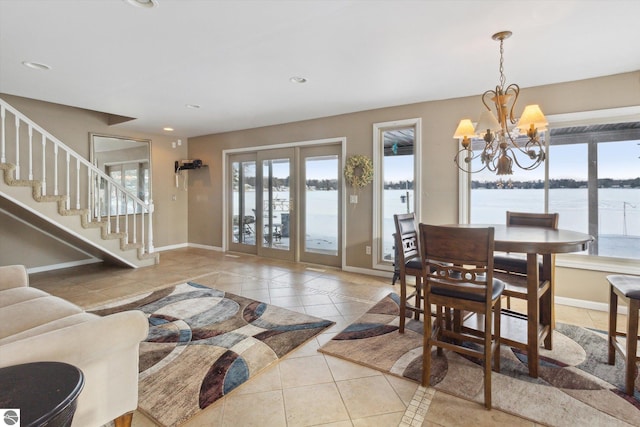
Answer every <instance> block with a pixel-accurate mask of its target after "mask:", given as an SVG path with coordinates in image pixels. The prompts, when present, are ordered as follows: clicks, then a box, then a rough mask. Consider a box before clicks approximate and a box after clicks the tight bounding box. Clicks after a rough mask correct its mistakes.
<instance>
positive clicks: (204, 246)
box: [189, 243, 224, 252]
mask: <svg viewBox="0 0 640 427" xmlns="http://www.w3.org/2000/svg"><path fill="white" fill-rule="evenodd" d="M189 247H190V248H198V249H206V250H208V251H216V252H224V251H223V250H222V248H221V247H219V246H209V245H201V244H199V243H189Z"/></svg>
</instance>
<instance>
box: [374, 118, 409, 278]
mask: <svg viewBox="0 0 640 427" xmlns="http://www.w3.org/2000/svg"><path fill="white" fill-rule="evenodd" d="M419 148H420V119H411V120H403V121H398V122H388V123H377V124H375V125H374V170H375V171H376V173H375V174H374V182H373V185H374V189H375V194H374V233H373V235H374V242H375V244H374V252H373V256H374V266H375V267H377V268H391V267H392V264H393V261H394V239H393V234H394V233H395V224H394V221H393V216H394V215H395V214H401V213H410V212H416V218H419V217H420V216H419V215H418V212H417V211H418V209H419V206H420V201H419V200H416V197H417V196H418V195H419V194H420V192H419V191H418V185H419V182H420V179H419V169H418V168H417V167H416V164H417V159H419V158H420V157H419V152H420V150H419Z"/></svg>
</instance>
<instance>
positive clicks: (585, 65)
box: [0, 0, 640, 137]
mask: <svg viewBox="0 0 640 427" xmlns="http://www.w3.org/2000/svg"><path fill="white" fill-rule="evenodd" d="M157 1H158V3H159V6H158V7H156V8H153V9H143V8H139V7H134V6H131V5H129V4H128V3H127V2H126V1H124V0H0V92H4V93H8V94H12V95H19V96H23V97H28V98H35V99H40V100H44V101H50V102H55V103H60V104H66V105H71V106H76V107H82V108H86V109H91V110H96V111H102V112H107V113H111V114H116V115H122V116H127V117H133V118H135V120H132V121H129V122H127V123H124V124H121V125H118V128H119V129H130V130H135V131H142V132H146V133H154V134H162V133H165V132H163V131H162V128H163V127H165V126H171V127H173V128H174V129H175V132H174V134H175V135H180V136H183V137H190V136H196V135H204V134H210V133H218V132H224V131H231V130H237V129H246V128H252V127H258V126H265V125H270V124H277V123H286V122H292V121H298V120H304V119H310V118H317V117H325V116H329V115H336V114H342V113H348V112H354V111H362V110H368V109H372V108H379V107H387V106H393V105H401V104H408V103H413V102H422V101H429V100H436V99H447V98H455V97H461V96H467V95H475V94H481V93H482V92H484V91H485V90H487V89H491V88H494V87H495V86H496V85H497V84H498V77H499V74H498V65H499V43H498V42H496V41H494V40H492V39H491V35H492V34H493V33H495V32H497V31H502V30H510V31H512V32H513V36H512V37H511V38H510V39H508V40H506V41H505V61H504V67H505V74H506V78H507V83H517V84H519V85H520V86H521V87H530V86H537V85H542V84H549V83H557V82H563V81H570V80H579V79H585V78H591V77H597V76H603V75H610V74H617V73H623V72H629V71H635V70H640V24H639V23H638V19H639V17H640V1H637V0H601V1H586V0H553V1H551V0H549V1H545V0H538V1H527V0H519V1H514V0H508V1H489V0H459V1H452V0H446V1H445V0H430V1H429V0H424V1H400V0H395V1H393V0H386V1H385V0H378V1H363V0H360V1H346V0H344V1H339V0H333V1H331V0H324V1H313V0H298V1H294V0H288V1H272V0H262V1H260V0H258V1H250V0H237V1H224V0H157ZM23 61H34V62H40V63H44V64H47V65H49V66H51V70H49V71H42V70H34V69H30V68H26V67H25V66H23V65H22V62H23ZM292 76H303V77H305V78H307V79H308V82H307V83H305V84H293V83H290V82H289V78H290V77H292ZM638 102H639V104H640V99H639V100H638ZM186 104H198V105H200V106H201V108H200V109H190V108H186V107H185V105H186Z"/></svg>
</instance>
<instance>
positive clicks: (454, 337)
mask: <svg viewBox="0 0 640 427" xmlns="http://www.w3.org/2000/svg"><path fill="white" fill-rule="evenodd" d="M419 233H420V247H421V253H422V257H423V259H425V260H426V262H425V268H424V270H423V274H424V279H423V281H424V305H425V307H431V306H432V305H435V306H436V307H437V308H436V313H435V321H434V322H433V325H432V321H431V316H425V317H424V340H423V360H422V385H423V386H424V387H427V386H428V385H429V384H430V379H431V347H432V346H436V348H437V352H438V354H439V355H441V354H442V350H443V349H447V350H451V351H454V352H457V353H460V354H463V355H466V356H470V357H473V358H476V359H479V360H481V361H482V363H483V365H484V404H485V407H486V408H487V409H491V365H492V361H493V369H494V370H495V371H496V372H500V309H501V304H500V300H501V295H502V292H503V290H504V288H505V284H504V283H503V282H502V281H500V280H498V279H495V278H494V277H493V250H494V229H493V227H489V228H458V227H445V226H435V225H427V224H420V225H419ZM451 310H453V311H454V312H455V313H456V316H455V317H456V318H457V319H458V320H459V319H461V318H462V315H461V313H463V312H473V313H476V314H475V316H477V317H476V319H475V323H473V322H471V323H472V324H474V325H478V326H476V327H475V328H471V327H467V326H465V325H466V324H467V323H466V322H465V323H461V322H460V323H457V322H453V323H452V322H449V321H448V316H449V314H448V313H449V312H450V311H451ZM465 317H466V316H465ZM492 331H493V333H492ZM469 343H475V344H477V345H479V346H481V347H482V349H478V346H472V345H469Z"/></svg>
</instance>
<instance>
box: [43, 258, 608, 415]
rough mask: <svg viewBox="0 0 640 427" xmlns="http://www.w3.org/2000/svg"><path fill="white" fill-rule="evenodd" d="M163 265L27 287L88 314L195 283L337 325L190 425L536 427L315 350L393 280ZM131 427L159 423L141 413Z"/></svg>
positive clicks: (600, 320)
mask: <svg viewBox="0 0 640 427" xmlns="http://www.w3.org/2000/svg"><path fill="white" fill-rule="evenodd" d="M160 259H161V262H160V264H159V265H156V266H153V267H146V268H142V269H125V268H118V267H113V266H105V265H102V264H94V265H87V266H82V267H74V268H70V269H64V270H58V271H53V272H46V273H38V274H33V275H31V277H30V281H31V286H33V287H36V288H40V289H43V290H45V291H48V292H50V293H52V294H54V295H57V296H60V297H63V298H66V299H68V300H70V301H72V302H74V303H76V304H78V305H80V306H82V307H84V308H91V307H96V306H99V305H101V304H103V303H105V302H108V301H112V300H117V299H119V298H122V297H125V296H127V295H133V294H139V293H144V292H147V291H149V290H153V289H160V288H163V287H165V286H168V285H172V284H177V283H183V282H185V281H187V280H193V281H195V282H197V283H201V284H203V285H209V286H212V287H215V288H217V289H220V290H225V291H229V292H232V293H235V294H238V295H243V296H246V297H250V298H253V299H256V300H260V301H264V302H268V303H271V304H275V305H278V306H281V307H286V308H289V309H291V310H296V311H300V312H304V313H308V314H311V315H315V316H319V317H322V318H325V319H330V320H333V321H335V322H336V325H335V326H334V327H332V328H331V329H329V330H327V331H326V333H323V334H321V335H318V336H317V337H316V338H314V339H313V340H311V341H309V342H308V343H307V344H305V345H304V346H302V347H300V348H298V349H296V350H294V351H293V352H292V353H290V354H289V355H287V356H286V357H285V358H284V359H282V360H281V361H280V362H279V363H277V364H274V365H273V366H271V367H269V368H267V369H266V370H265V371H263V372H262V373H260V374H259V375H258V376H256V377H255V378H254V379H252V380H250V381H248V382H247V383H245V384H244V385H242V386H240V387H238V389H236V390H234V392H233V393H231V394H230V395H229V396H227V397H225V398H223V399H221V400H220V401H218V402H216V403H215V404H214V405H211V406H210V407H209V408H207V409H206V410H204V411H202V412H200V413H199V414H198V415H196V416H195V417H194V418H192V419H191V420H190V421H189V422H187V423H186V424H185V426H188V427H201V426H254V425H255V426H261V427H271V426H286V427H294V426H333V427H348V426H349V427H359V426H374V427H375V426H385V427H386V426H398V425H401V426H467V425H475V426H484V425H487V426H488V425H497V424H509V425H515V426H520V425H523V426H524V425H526V426H533V425H535V423H532V422H530V421H527V420H524V419H521V418H518V417H514V416H512V415H509V414H506V413H504V412H501V411H498V410H495V409H494V410H492V411H486V410H485V409H484V407H482V406H481V405H478V404H476V403H472V402H468V401H465V400H462V399H458V398H456V397H453V396H450V395H447V394H444V393H441V392H436V391H435V390H433V389H431V388H428V389H424V388H422V387H418V385H417V384H415V383H413V382H411V381H408V380H404V379H400V378H397V377H394V376H390V375H384V374H382V373H380V372H378V371H375V370H372V369H368V368H364V367H362V366H359V365H356V364H353V363H349V362H345V361H343V360H340V359H337V358H334V357H331V356H326V355H323V354H321V353H318V352H317V351H316V350H317V349H318V347H320V346H321V345H322V344H324V343H325V342H327V341H328V340H330V339H331V338H332V337H333V336H334V335H335V334H336V333H338V332H340V331H341V330H342V329H343V328H345V327H346V326H347V325H349V324H350V323H351V322H353V321H354V320H355V319H357V318H358V317H359V316H360V315H361V314H362V313H364V312H365V311H367V309H368V308H369V307H370V306H371V305H372V304H374V303H375V302H377V301H378V300H380V299H381V298H382V297H383V296H385V295H386V294H387V293H389V292H392V291H395V292H397V291H398V285H396V286H395V287H393V286H391V283H390V282H391V281H390V279H386V278H380V277H374V276H367V275H363V274H354V273H346V272H342V271H339V270H335V269H331V268H324V267H318V266H308V265H304V264H295V263H289V262H283V261H276V260H268V259H264V258H259V257H255V256H249V255H240V256H236V255H229V254H223V253H219V252H212V251H207V250H202V249H194V248H189V249H178V250H172V251H167V252H163V253H162V254H161V257H160ZM514 304H515V301H514V300H512V306H514ZM556 310H557V311H556V316H557V320H558V321H560V322H565V323H573V324H578V325H582V326H587V327H595V328H600V329H606V327H607V315H606V313H603V312H597V311H591V310H586V309H577V308H574V307H565V306H557V309H556ZM452 409H453V410H452ZM133 425H134V426H135V427H150V426H154V425H155V424H154V423H153V422H152V421H151V420H150V419H149V418H147V417H145V416H144V415H143V414H142V413H139V412H136V413H135V414H134V418H133Z"/></svg>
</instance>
